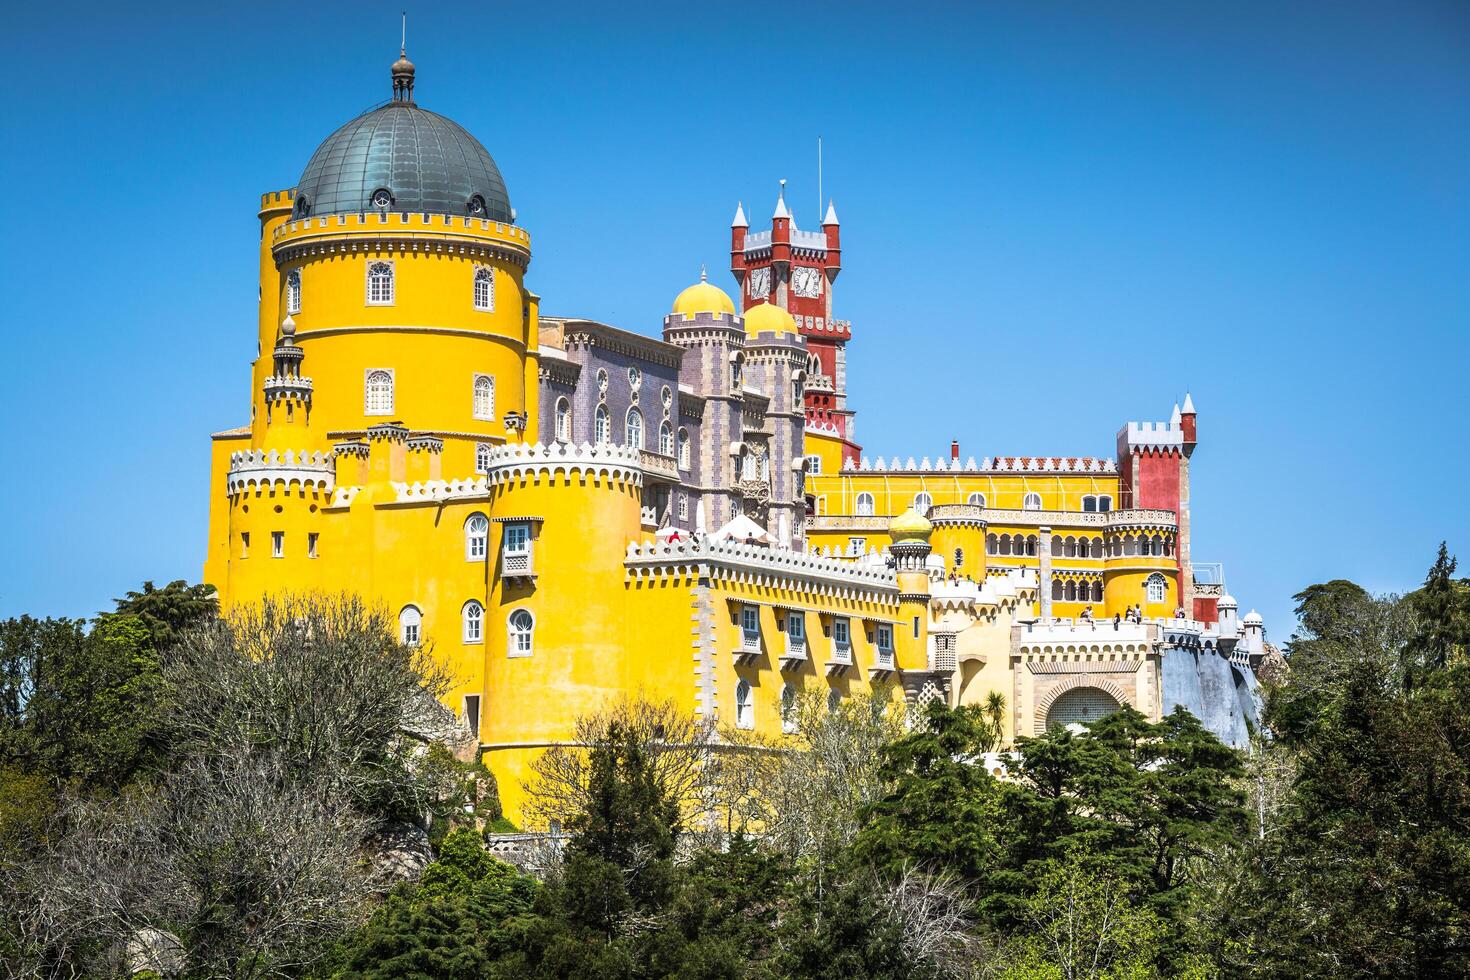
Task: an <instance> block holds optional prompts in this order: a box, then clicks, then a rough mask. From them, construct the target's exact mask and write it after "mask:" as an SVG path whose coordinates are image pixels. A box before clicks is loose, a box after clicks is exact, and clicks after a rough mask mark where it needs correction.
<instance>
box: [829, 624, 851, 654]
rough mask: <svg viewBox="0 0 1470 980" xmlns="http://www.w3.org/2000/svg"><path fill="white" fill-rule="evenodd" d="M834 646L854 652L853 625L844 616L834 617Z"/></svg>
mask: <svg viewBox="0 0 1470 980" xmlns="http://www.w3.org/2000/svg"><path fill="white" fill-rule="evenodd" d="M832 645H833V646H834V647H839V648H845V649H847V650H849V651H850V650H852V625H851V624H850V623H849V622H848V621H847V618H846V617H844V616H834V617H832Z"/></svg>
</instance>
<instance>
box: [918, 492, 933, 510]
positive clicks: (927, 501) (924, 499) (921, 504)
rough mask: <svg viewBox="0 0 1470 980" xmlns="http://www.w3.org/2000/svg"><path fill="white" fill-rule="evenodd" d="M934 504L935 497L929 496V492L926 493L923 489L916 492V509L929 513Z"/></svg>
mask: <svg viewBox="0 0 1470 980" xmlns="http://www.w3.org/2000/svg"><path fill="white" fill-rule="evenodd" d="M933 506H934V498H933V497H931V496H929V495H928V494H927V493H924V492H923V491H922V490H921V491H920V492H918V493H916V494H914V510H916V511H918V512H919V513H920V514H927V513H929V508H931V507H933Z"/></svg>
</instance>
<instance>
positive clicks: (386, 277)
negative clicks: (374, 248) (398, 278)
mask: <svg viewBox="0 0 1470 980" xmlns="http://www.w3.org/2000/svg"><path fill="white" fill-rule="evenodd" d="M367 301H368V305H369V306H392V305H393V263H392V262H369V263H368V269H367Z"/></svg>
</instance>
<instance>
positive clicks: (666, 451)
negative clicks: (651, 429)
mask: <svg viewBox="0 0 1470 980" xmlns="http://www.w3.org/2000/svg"><path fill="white" fill-rule="evenodd" d="M658 451H659V452H660V453H662V454H663V455H665V456H672V455H674V427H673V426H672V425H669V423H667V422H660V423H659V424H658Z"/></svg>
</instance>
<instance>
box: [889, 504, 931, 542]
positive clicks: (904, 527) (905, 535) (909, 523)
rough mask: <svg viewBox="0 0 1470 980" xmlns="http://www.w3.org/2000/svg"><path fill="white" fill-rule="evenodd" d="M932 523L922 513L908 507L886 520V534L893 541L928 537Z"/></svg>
mask: <svg viewBox="0 0 1470 980" xmlns="http://www.w3.org/2000/svg"><path fill="white" fill-rule="evenodd" d="M933 530H934V525H933V524H930V523H929V519H928V518H927V517H925V516H924V515H923V514H920V513H919V512H918V511H916V510H914V509H913V508H912V507H910V508H909V509H908V510H906V511H904V512H903V513H902V514H899V515H898V516H897V517H895V518H894V519H893V520H891V521H889V522H888V536H889V537H891V538H892V539H893V540H895V541H913V540H916V539H918V538H928V537H929V532H930V531H933Z"/></svg>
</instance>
